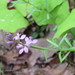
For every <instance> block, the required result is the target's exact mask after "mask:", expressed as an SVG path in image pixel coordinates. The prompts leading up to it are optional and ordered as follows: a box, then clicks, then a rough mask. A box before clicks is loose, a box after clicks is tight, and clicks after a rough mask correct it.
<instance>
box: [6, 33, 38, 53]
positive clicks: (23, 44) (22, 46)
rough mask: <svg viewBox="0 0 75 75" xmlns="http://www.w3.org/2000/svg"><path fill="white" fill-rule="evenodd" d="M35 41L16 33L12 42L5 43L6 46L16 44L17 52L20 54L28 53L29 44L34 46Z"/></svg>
mask: <svg viewBox="0 0 75 75" xmlns="http://www.w3.org/2000/svg"><path fill="white" fill-rule="evenodd" d="M10 36H11V35H10ZM37 41H38V40H37V39H34V40H33V39H32V37H31V36H30V37H27V36H26V35H22V34H20V33H17V35H16V36H14V37H13V39H12V41H11V40H10V41H7V44H13V43H14V42H16V43H17V44H16V49H17V50H19V54H22V53H23V52H25V53H28V52H29V49H28V48H30V47H31V44H35V43H36V42H37Z"/></svg>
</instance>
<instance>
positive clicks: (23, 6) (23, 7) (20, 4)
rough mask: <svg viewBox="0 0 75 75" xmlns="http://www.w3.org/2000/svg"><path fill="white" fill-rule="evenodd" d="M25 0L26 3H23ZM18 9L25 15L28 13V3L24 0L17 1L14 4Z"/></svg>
mask: <svg viewBox="0 0 75 75" xmlns="http://www.w3.org/2000/svg"><path fill="white" fill-rule="evenodd" d="M14 2H15V1H14ZM23 2H24V3H23ZM14 7H15V8H16V10H17V11H19V12H20V13H21V14H22V15H23V16H26V15H27V4H26V3H25V1H24V0H17V3H16V4H15V5H14Z"/></svg>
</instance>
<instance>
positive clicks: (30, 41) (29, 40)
mask: <svg viewBox="0 0 75 75" xmlns="http://www.w3.org/2000/svg"><path fill="white" fill-rule="evenodd" d="M37 41H38V40H37V39H35V40H32V37H29V38H28V37H26V38H25V42H26V44H25V45H26V46H28V47H30V45H31V44H35V43H36V42H37Z"/></svg>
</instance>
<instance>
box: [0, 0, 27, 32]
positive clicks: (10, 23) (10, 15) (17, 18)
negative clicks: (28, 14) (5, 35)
mask: <svg viewBox="0 0 75 75" xmlns="http://www.w3.org/2000/svg"><path fill="white" fill-rule="evenodd" d="M27 25H28V21H27V20H26V19H24V17H23V16H22V15H21V14H20V13H19V12H18V11H17V10H15V9H13V10H8V9H7V3H6V0H2V1H1V2H0V29H2V30H6V31H8V32H16V30H18V29H20V28H22V27H26V26H27Z"/></svg>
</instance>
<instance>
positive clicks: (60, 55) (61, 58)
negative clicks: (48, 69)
mask: <svg viewBox="0 0 75 75" xmlns="http://www.w3.org/2000/svg"><path fill="white" fill-rule="evenodd" d="M69 54H70V52H67V53H66V55H65V56H64V57H62V52H59V59H60V62H61V63H62V62H63V61H64V60H65V59H66V58H67V57H68V55H69Z"/></svg>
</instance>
